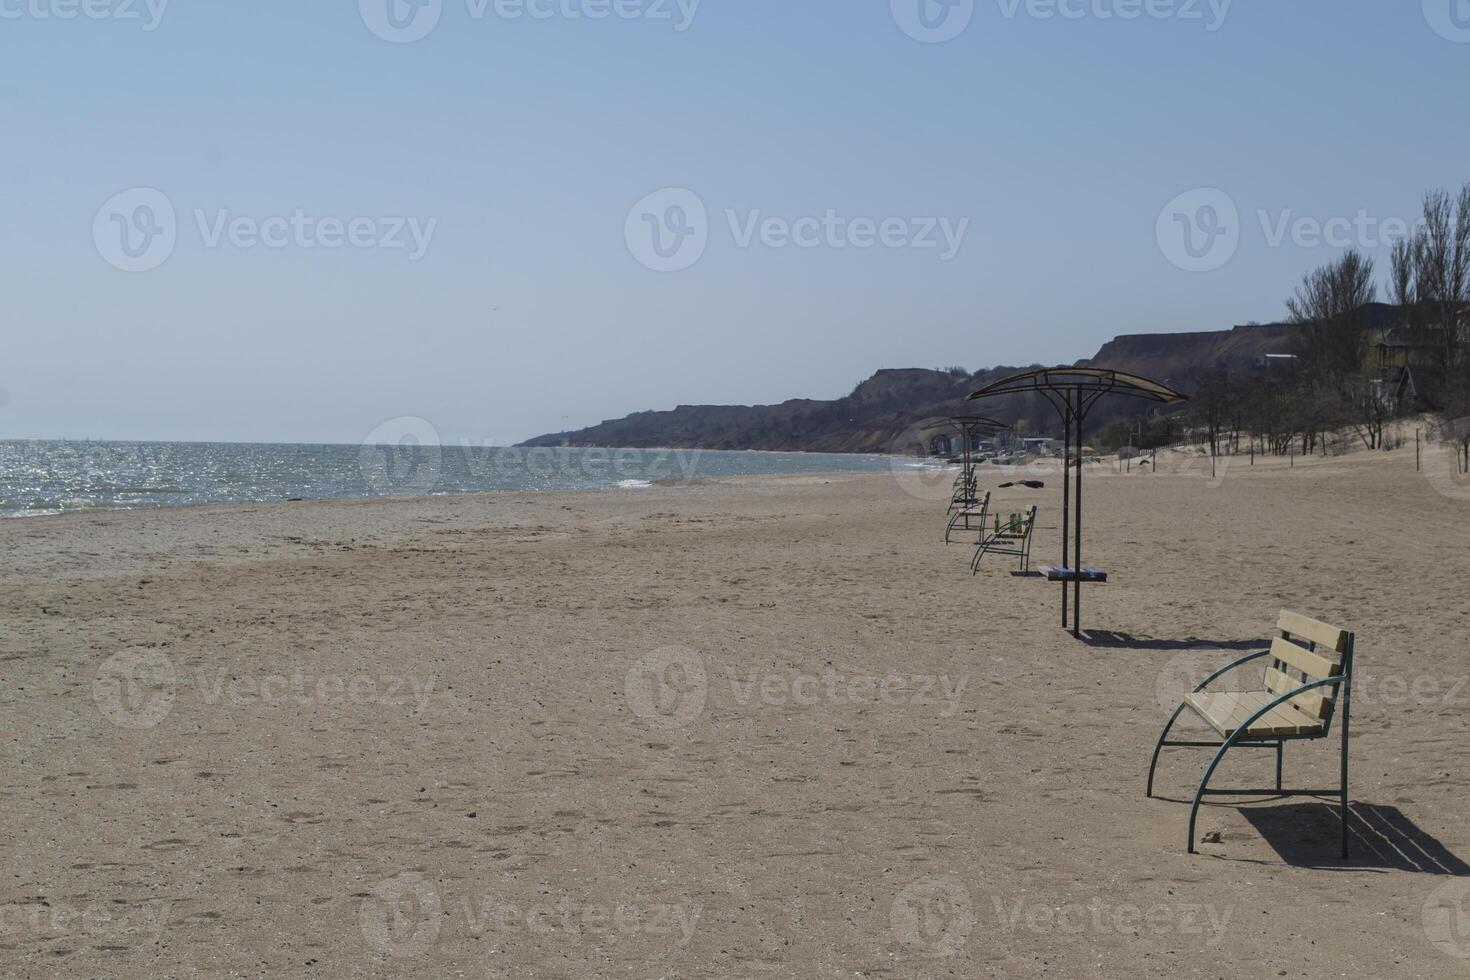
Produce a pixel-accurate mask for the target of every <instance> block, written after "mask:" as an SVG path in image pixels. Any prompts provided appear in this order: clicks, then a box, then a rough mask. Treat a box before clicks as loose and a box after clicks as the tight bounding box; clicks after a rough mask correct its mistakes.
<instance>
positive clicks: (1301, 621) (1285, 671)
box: [1266, 610, 1354, 723]
mask: <svg viewBox="0 0 1470 980" xmlns="http://www.w3.org/2000/svg"><path fill="white" fill-rule="evenodd" d="M1276 628H1277V629H1279V630H1280V631H1281V635H1280V636H1278V637H1276V639H1274V640H1272V641H1271V665H1270V666H1269V667H1267V668H1266V687H1267V689H1268V690H1270V691H1271V693H1273V694H1287V693H1289V692H1291V691H1294V690H1296V689H1297V688H1299V687H1301V686H1302V685H1303V684H1310V683H1311V682H1312V681H1321V680H1326V679H1328V678H1329V677H1339V676H1342V675H1343V674H1346V675H1347V678H1346V679H1345V680H1344V681H1343V683H1342V684H1341V685H1333V686H1329V687H1319V688H1316V689H1315V690H1312V691H1308V692H1306V693H1305V694H1298V695H1297V696H1296V697H1294V698H1292V699H1291V702H1290V703H1291V704H1292V705H1294V706H1295V707H1296V708H1297V710H1299V711H1301V712H1302V713H1303V714H1305V715H1307V716H1308V717H1311V718H1320V719H1321V720H1322V721H1323V722H1325V723H1330V722H1331V719H1332V714H1333V711H1334V710H1335V709H1336V706H1337V692H1338V691H1339V690H1340V689H1342V688H1344V687H1346V686H1347V685H1348V684H1350V683H1352V680H1351V678H1352V669H1353V639H1354V637H1353V634H1352V633H1350V632H1348V631H1347V630H1345V629H1340V628H1339V627H1336V626H1329V625H1328V624H1326V623H1323V622H1319V621H1318V620H1315V619H1312V618H1310V617H1307V616H1303V615H1302V614H1301V613H1295V612H1291V611H1290V610H1282V612H1281V618H1280V619H1279V620H1277V622H1276Z"/></svg>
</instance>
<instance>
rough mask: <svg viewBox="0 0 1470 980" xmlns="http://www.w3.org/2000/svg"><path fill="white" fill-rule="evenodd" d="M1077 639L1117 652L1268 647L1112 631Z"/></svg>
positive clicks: (1249, 642) (1260, 643) (1261, 643)
mask: <svg viewBox="0 0 1470 980" xmlns="http://www.w3.org/2000/svg"><path fill="white" fill-rule="evenodd" d="M1079 639H1081V641H1082V642H1083V643H1085V644H1087V645H1088V646H1090V647H1103V648H1112V649H1117V650H1239V651H1242V652H1249V651H1252V650H1260V649H1263V648H1264V647H1266V646H1267V645H1268V642H1265V641H1262V640H1258V639H1257V640H1201V639H1199V638H1198V637H1190V638H1189V639H1183V640H1162V639H1154V638H1150V637H1138V636H1133V635H1132V634H1130V633H1118V632H1114V631H1112V630H1088V631H1087V632H1085V633H1083V634H1082V636H1081V637H1079Z"/></svg>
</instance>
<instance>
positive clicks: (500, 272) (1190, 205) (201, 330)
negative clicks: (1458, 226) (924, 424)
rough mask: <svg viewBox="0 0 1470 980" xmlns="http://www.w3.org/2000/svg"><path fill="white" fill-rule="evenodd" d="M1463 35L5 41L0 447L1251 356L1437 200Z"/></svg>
mask: <svg viewBox="0 0 1470 980" xmlns="http://www.w3.org/2000/svg"><path fill="white" fill-rule="evenodd" d="M1456 2H1457V0H1422V2H1421V3H1411V4H1400V5H1398V8H1397V9H1394V8H1392V7H1390V6H1389V5H1384V4H1381V3H1376V2H1372V0H1351V2H1332V0H1302V2H1299V3H1295V4H1291V5H1282V4H1273V3H1267V2H1263V0H1233V2H1231V0H1151V2H1149V3H1143V2H1141V0H980V2H974V0H944V2H940V0H889V2H874V3H870V4H866V5H861V6H857V5H852V4H850V3H842V2H839V0H813V2H811V3H808V4H804V5H801V6H800V7H792V8H788V7H787V6H784V5H783V6H776V5H759V6H755V5H744V6H736V5H732V4H728V3H720V2H717V0H702V2H701V0H617V2H613V0H554V2H552V0H458V2H456V0H415V2H413V3H410V2H408V0H359V2H358V3H356V4H353V3H341V4H336V5H331V6H326V5H313V6H306V5H301V4H287V3H284V2H280V0H263V2H260V3H256V4H252V5H249V6H248V7H235V6H225V5H220V6H215V5H209V6H206V5H199V4H189V3H186V2H184V0H174V2H168V0H149V2H142V0H139V2H123V0H96V2H95V3H91V4H88V5H85V6H80V5H78V6H75V7H74V6H72V5H69V4H68V3H67V2H65V0H24V2H16V3H9V4H5V3H0V21H3V23H0V52H3V53H4V56H5V57H4V59H3V64H0V80H3V81H4V82H5V84H4V86H3V93H4V94H0V123H3V125H4V127H5V129H6V131H7V133H8V134H9V136H10V138H9V139H8V140H7V141H6V143H5V145H4V146H3V147H0V175H3V177H4V178H5V180H6V182H7V185H8V187H9V188H10V191H11V193H10V196H9V201H8V203H9V207H8V209H7V215H6V217H7V221H6V222H5V232H4V236H3V238H0V242H3V245H0V260H3V267H4V271H3V272H0V286H3V289H4V295H5V297H6V300H7V302H6V303H5V304H4V306H3V308H0V309H3V316H4V319H5V324H6V336H7V338H8V340H9V350H8V354H9V356H8V357H7V358H6V360H5V362H4V364H3V366H0V439H50V438H64V439H82V438H92V439H102V440H114V441H162V440H180V441H192V442H257V443H271V444H283V443H284V444H291V443H298V444H300V443H305V444H329V445H353V444H358V443H361V442H362V441H363V440H364V439H365V438H367V437H368V436H369V435H370V434H371V433H373V432H374V431H376V430H378V428H379V427H380V426H382V425H383V424H384V423H387V422H389V421H390V420H401V419H405V418H407V419H425V420H429V421H430V422H431V423H432V424H433V426H434V427H435V428H436V429H437V430H438V432H439V433H441V435H442V437H443V438H444V439H445V440H446V441H456V442H457V441H463V440H468V441H470V442H472V443H475V444H494V445H510V444H514V443H518V442H521V441H523V440H525V439H529V438H532V437H534V436H537V435H541V434H544V433H552V432H559V431H566V430H573V429H579V428H582V427H585V426H589V425H595V424H597V423H599V422H601V421H603V420H607V419H616V418H620V417H623V416H625V415H627V414H629V413H632V412H637V411H646V410H667V409H672V408H674V407H675V406H676V405H680V404H772V403H779V402H782V401H785V400H787V399H790V398H815V399H830V398H836V397H840V396H842V395H844V394H846V393H847V392H848V391H850V390H851V389H852V388H853V386H854V385H856V384H857V383H858V382H860V381H862V380H863V379H865V378H867V377H869V376H871V375H872V374H873V372H874V371H876V370H879V369H882V368H899V367H942V366H947V365H952V364H953V365H963V366H964V367H966V368H967V369H969V370H972V371H974V370H978V369H981V368H985V367H990V366H994V365H998V364H1017V365H1026V364H1032V363H1044V364H1054V363H1066V362H1071V361H1073V360H1076V359H1078V358H1083V357H1088V356H1091V355H1092V354H1093V353H1094V352H1095V351H1096V350H1097V349H1098V348H1099V347H1101V346H1102V345H1103V344H1104V343H1106V342H1107V341H1108V340H1110V339H1112V338H1113V337H1114V336H1117V335H1119V334H1127V333H1154V332H1159V333H1163V332H1181V331H1192V330H1217V329H1227V328H1229V327H1231V326H1234V325H1237V324H1243V323H1247V322H1250V321H1262V322H1270V321H1273V320H1279V319H1281V318H1282V317H1283V316H1284V300H1285V297H1286V296H1288V295H1289V294H1290V293H1291V291H1292V289H1293V288H1294V287H1295V286H1296V284H1297V283H1298V281H1299V280H1300V278H1301V276H1302V275H1303V273H1305V272H1307V271H1309V270H1310V269H1312V268H1314V267H1315V266H1317V265H1320V264H1322V263H1323V262H1325V261H1328V260H1329V259H1331V258H1332V257H1334V256H1335V255H1337V254H1338V253H1339V252H1340V251H1341V248H1342V247H1345V246H1354V247H1358V248H1360V249H1362V250H1363V251H1365V252H1367V253H1368V254H1369V255H1370V256H1371V257H1373V258H1375V259H1376V260H1377V261H1378V262H1379V265H1380V271H1382V268H1381V267H1382V266H1383V265H1384V264H1385V261H1386V252H1387V249H1386V245H1387V243H1389V242H1391V241H1392V239H1393V238H1394V237H1395V236H1396V235H1398V234H1399V233H1400V227H1401V226H1402V227H1403V228H1407V227H1408V224H1409V222H1411V221H1412V220H1413V219H1414V218H1415V217H1416V216H1417V214H1418V212H1419V203H1420V198H1421V195H1422V194H1423V193H1424V192H1425V191H1426V190H1429V189H1432V188H1438V187H1452V188H1458V187H1459V186H1460V185H1461V184H1463V183H1464V182H1465V181H1466V180H1467V179H1470V170H1467V168H1466V163H1465V161H1466V160H1467V157H1470V154H1467V152H1466V151H1467V149H1470V134H1467V133H1466V131H1465V127H1463V126H1459V125H1453V124H1452V123H1451V124H1447V123H1446V119H1451V120H1452V119H1453V118H1459V115H1461V114H1462V113H1459V114H1457V113H1454V112H1453V110H1454V109H1456V108H1457V107H1458V104H1459V103H1461V102H1463V94H1462V92H1461V90H1462V89H1463V79H1464V77H1465V71H1466V68H1467V66H1470V19H1467V18H1466V17H1465V16H1464V13H1465V12H1464V10H1463V8H1462V7H1456V6H1455V3H1456ZM1447 109H1449V110H1451V112H1450V113H1448V114H1447V112H1446V110H1447Z"/></svg>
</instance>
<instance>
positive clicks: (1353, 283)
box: [1286, 249, 1378, 387]
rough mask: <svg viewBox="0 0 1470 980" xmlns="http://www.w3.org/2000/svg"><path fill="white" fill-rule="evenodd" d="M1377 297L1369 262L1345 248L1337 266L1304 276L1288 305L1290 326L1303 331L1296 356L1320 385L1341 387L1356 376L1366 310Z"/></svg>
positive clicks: (1333, 264) (1333, 263) (1329, 266)
mask: <svg viewBox="0 0 1470 980" xmlns="http://www.w3.org/2000/svg"><path fill="white" fill-rule="evenodd" d="M1377 298H1378V287H1377V286H1376V285H1374V283H1373V260H1372V259H1370V258H1367V257H1366V256H1364V255H1363V254H1362V253H1361V252H1359V251H1357V250H1356V249H1348V250H1347V251H1346V252H1344V253H1343V254H1342V257H1341V258H1339V259H1338V260H1337V261H1335V262H1329V263H1328V264H1327V265H1324V266H1323V267H1322V268H1320V269H1317V270H1316V271H1315V272H1309V273H1307V275H1306V276H1305V277H1304V278H1303V279H1302V284H1301V285H1300V286H1298V287H1297V291H1296V295H1294V296H1292V297H1291V298H1290V299H1288V300H1287V301H1286V309H1287V312H1288V313H1290V314H1291V319H1292V322H1294V323H1296V324H1299V325H1300V326H1301V327H1302V328H1303V329H1302V336H1303V340H1302V345H1301V349H1300V355H1299V356H1300V357H1301V358H1302V360H1303V361H1305V362H1306V365H1307V367H1308V369H1309V370H1310V371H1311V373H1312V374H1313V375H1314V376H1315V377H1317V378H1319V379H1320V380H1321V381H1322V382H1323V383H1324V384H1326V385H1328V386H1330V387H1340V386H1341V384H1342V381H1343V380H1344V379H1345V378H1346V377H1347V376H1349V375H1352V374H1355V373H1357V371H1358V369H1359V365H1360V363H1361V360H1362V344H1363V329H1364V325H1365V321H1364V307H1366V306H1367V305H1368V304H1369V303H1372V302H1374V301H1375V300H1376V299H1377Z"/></svg>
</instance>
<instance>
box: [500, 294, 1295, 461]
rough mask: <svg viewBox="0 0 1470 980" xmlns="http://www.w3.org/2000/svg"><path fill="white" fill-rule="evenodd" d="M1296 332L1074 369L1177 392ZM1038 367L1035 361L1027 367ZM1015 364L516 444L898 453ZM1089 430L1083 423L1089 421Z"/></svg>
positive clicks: (1128, 353)
mask: <svg viewBox="0 0 1470 980" xmlns="http://www.w3.org/2000/svg"><path fill="white" fill-rule="evenodd" d="M1295 330H1296V328H1295V327H1293V326H1291V325H1290V324H1282V323H1275V324H1265V325H1256V324H1251V325H1246V326H1238V327H1235V328H1233V329H1230V330H1217V331H1203V332H1194V333H1173V334H1131V335H1126V336H1122V337H1117V338H1115V339H1114V340H1111V341H1109V342H1108V343H1106V344H1104V345H1103V347H1102V349H1101V350H1099V351H1098V352H1097V354H1095V355H1094V356H1093V357H1091V358H1088V359H1086V360H1082V361H1078V362H1076V365H1077V366H1090V367H1106V368H1112V369H1114V370H1118V371H1128V372H1131V373H1135V374H1141V375H1144V376H1145V377H1151V378H1156V379H1158V380H1160V381H1167V382H1169V383H1170V384H1172V385H1173V386H1174V387H1176V388H1178V389H1180V390H1181V391H1184V392H1186V393H1188V392H1190V391H1191V390H1192V389H1193V386H1194V381H1195V378H1197V377H1198V376H1199V375H1200V373H1201V372H1202V371H1204V370H1205V369H1207V368H1209V367H1212V366H1215V365H1220V364H1223V365H1227V366H1228V367H1230V369H1231V370H1232V371H1247V370H1251V369H1253V368H1254V367H1255V365H1257V364H1258V363H1259V362H1260V361H1261V359H1262V357H1263V356H1264V355H1266V354H1279V353H1286V352H1288V351H1289V350H1290V348H1291V345H1292V343H1293V337H1294V332H1295ZM1034 366H1039V365H1033V367H1034ZM1021 370H1025V368H1017V367H995V368H989V369H987V370H984V371H978V372H975V373H967V372H964V371H933V370H926V369H922V368H899V369H885V370H881V371H879V372H877V373H876V374H874V375H873V376H872V377H871V378H869V379H867V380H866V381H864V382H862V383H861V384H859V385H858V386H857V387H856V388H854V389H853V390H852V392H851V393H850V394H849V395H847V396H846V397H844V398H838V399H835V400H831V401H819V400H814V399H793V400H791V401H786V402H782V403H781V404H779V405H754V406H744V405H680V406H679V407H677V408H674V409H672V410H668V411H648V412H637V413H635V414H633V415H629V416H627V417H626V418H622V419H615V420H610V421H606V422H603V423H601V424H600V425H595V426H592V427H590V428H586V429H580V430H577V431H575V432H554V433H549V434H547V435H544V436H539V437H537V438H535V439H531V440H529V441H527V442H526V443H524V445H526V446H612V447H631V448H652V447H660V448H675V449H696V448H697V449H736V450H739V449H761V450H784V451H802V452H840V453H872V452H892V451H899V452H907V451H909V450H910V449H911V448H912V446H911V445H905V444H903V443H909V442H910V441H911V433H909V432H907V431H906V430H908V429H910V428H911V427H912V426H913V424H914V423H915V422H916V421H918V420H921V419H926V418H931V417H935V416H946V415H954V414H961V413H973V412H974V411H975V410H976V406H975V405H974V403H971V402H967V401H966V400H965V399H966V396H968V395H969V394H970V393H971V392H973V391H975V390H976V389H978V388H982V387H984V386H985V385H987V384H990V383H991V382H993V381H998V380H1000V379H1001V378H1004V377H1006V376H1008V375H1011V374H1014V373H1016V372H1017V371H1021ZM1130 410H1136V406H1133V405H1130V404H1127V403H1126V402H1125V401H1124V400H1121V399H1119V400H1116V401H1115V402H1113V403H1111V404H1106V405H1104V406H1099V411H1098V413H1097V414H1096V415H1095V416H1094V422H1095V424H1098V425H1102V424H1105V423H1106V422H1107V421H1108V419H1109V416H1116V415H1119V414H1122V413H1124V412H1128V411H1130ZM983 414H988V415H994V416H996V417H999V418H1002V419H1005V420H1006V421H1010V422H1016V421H1021V420H1026V421H1027V422H1028V423H1029V427H1030V428H1031V429H1032V431H1036V432H1048V431H1051V430H1052V429H1055V428H1057V423H1056V418H1055V415H1054V413H1053V412H1052V410H1051V409H1050V407H1049V406H1047V405H1046V404H1045V403H1043V402H1041V401H1040V400H1038V399H1036V398H1034V397H1033V398H1030V399H1013V400H1008V402H996V403H993V404H991V405H987V406H986V407H985V409H984V410H983ZM1089 427H1091V426H1089Z"/></svg>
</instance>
